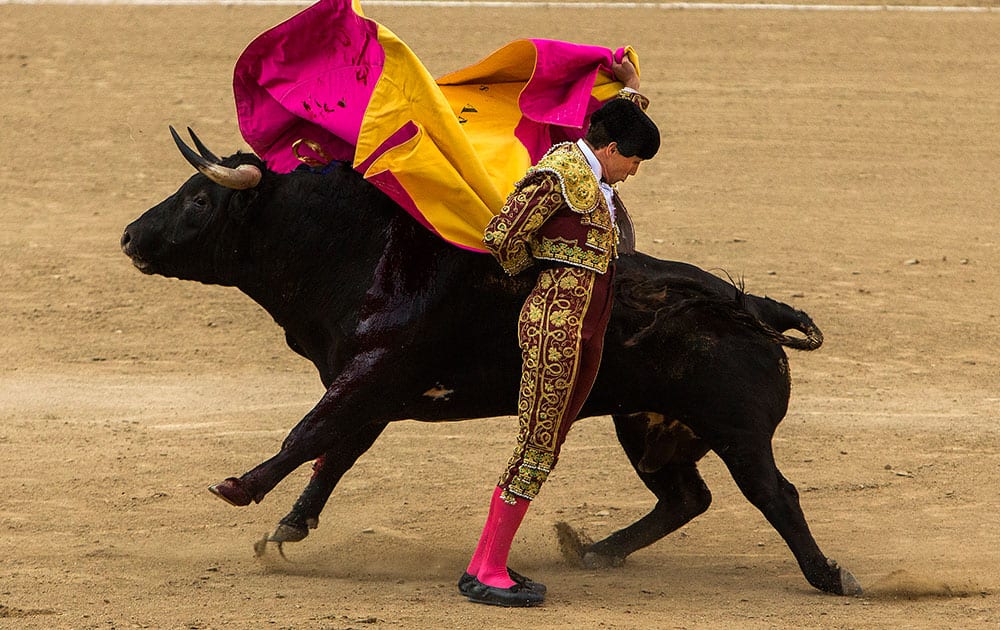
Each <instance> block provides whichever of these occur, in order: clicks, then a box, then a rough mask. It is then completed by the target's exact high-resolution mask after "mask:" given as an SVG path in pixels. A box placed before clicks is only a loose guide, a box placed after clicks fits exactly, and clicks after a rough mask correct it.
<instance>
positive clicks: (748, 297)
mask: <svg viewBox="0 0 1000 630" xmlns="http://www.w3.org/2000/svg"><path fill="white" fill-rule="evenodd" d="M731 286H732V293H729V292H724V294H720V293H718V292H716V291H714V290H711V289H708V288H706V287H705V286H704V285H702V284H700V283H698V282H694V281H691V280H688V279H680V278H671V279H670V280H669V281H667V282H662V283H660V282H635V281H628V280H626V281H623V282H621V283H619V286H618V292H617V296H618V298H619V299H621V300H622V302H623V303H624V304H626V305H628V306H629V307H631V308H633V309H636V310H639V311H645V312H649V313H652V315H653V318H652V322H651V323H649V324H648V325H647V326H645V327H644V328H643V329H642V330H640V331H638V332H637V333H635V334H634V335H633V336H632V337H631V338H630V339H628V340H627V341H626V345H628V346H634V345H636V344H638V343H641V342H642V341H643V340H644V339H645V338H646V337H648V336H649V335H651V334H652V333H653V332H654V331H655V330H656V328H657V327H658V325H659V323H660V322H661V321H663V320H664V319H665V318H669V317H670V316H671V315H674V314H677V313H680V312H681V311H685V310H689V309H699V310H705V311H713V312H715V313H718V314H720V315H723V316H725V317H727V318H728V319H729V320H731V321H733V322H736V323H739V324H741V325H743V326H745V327H747V328H748V329H751V330H755V331H757V332H758V333H760V334H763V335H764V336H766V337H768V338H769V339H771V340H772V341H774V342H775V343H778V344H781V345H782V346H785V347H786V348H792V349H793V350H805V351H809V350H815V349H817V348H819V347H820V346H821V345H823V333H822V331H820V329H819V327H818V326H816V324H815V323H814V322H813V320H812V319H811V318H810V317H809V316H808V315H806V314H805V313H804V312H802V311H799V310H796V309H794V308H792V307H791V306H789V305H787V304H784V303H782V302H778V301H776V300H772V299H771V298H768V297H758V296H756V295H752V294H750V293H746V292H744V291H743V287H742V286H740V285H737V284H735V283H733V284H732V285H731ZM668 296H671V297H668ZM790 330H796V331H798V332H800V333H802V335H804V336H801V337H800V336H798V335H789V334H786V333H788V331H790Z"/></svg>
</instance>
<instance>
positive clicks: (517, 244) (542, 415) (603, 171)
mask: <svg viewBox="0 0 1000 630" xmlns="http://www.w3.org/2000/svg"><path fill="white" fill-rule="evenodd" d="M613 69H614V71H615V74H616V76H618V77H619V78H620V79H622V80H623V83H625V85H626V88H625V89H623V90H622V91H621V92H620V93H619V95H618V98H614V99H611V100H610V101H608V102H607V103H606V104H605V105H604V106H602V107H601V108H600V109H598V110H597V111H595V112H594V114H593V115H592V116H591V121H590V127H589V128H588V131H587V134H586V135H585V136H584V138H582V139H581V140H578V141H576V142H566V143H561V144H557V145H556V146H554V147H552V148H551V149H550V150H549V151H548V153H546V155H545V156H544V157H543V158H542V159H541V160H540V161H539V162H538V163H537V164H536V165H535V166H533V167H531V168H530V169H529V170H528V172H527V174H526V175H525V176H524V177H523V178H522V179H521V180H520V181H519V182H518V183H517V184H516V185H515V189H514V192H512V193H511V194H510V196H509V197H508V198H507V201H506V203H505V205H504V207H503V209H502V210H501V211H500V213H499V214H498V215H497V216H496V217H494V219H493V220H492V221H491V222H490V223H489V225H488V226H487V228H486V232H485V236H484V238H483V242H484V244H485V245H486V247H487V248H488V249H489V250H490V251H491V252H492V253H493V254H494V256H495V257H496V258H497V260H498V261H499V263H500V265H501V266H502V267H503V269H504V270H505V271H507V273H509V274H511V275H515V274H519V273H521V272H523V271H525V270H527V269H529V268H539V269H540V270H539V271H538V278H537V280H536V282H535V287H534V289H533V290H532V291H531V293H530V294H529V295H528V298H527V299H526V300H525V302H524V306H523V307H522V309H521V312H520V316H519V319H518V328H517V335H518V342H519V345H520V347H521V357H522V368H521V382H520V390H519V394H518V405H517V413H518V422H519V432H518V437H517V446H516V448H515V449H514V454H513V456H512V457H511V458H510V461H509V463H508V464H507V467H506V469H505V471H504V472H503V474H502V475H501V476H500V479H499V482H498V484H497V487H496V489H495V491H494V493H493V497H492V499H491V502H490V510H489V514H488V516H487V520H486V525H485V527H484V528H483V533H482V536H481V537H480V540H479V543H478V545H477V547H476V550H475V552H474V553H473V556H472V560H471V561H470V562H469V565H468V567H467V569H466V572H465V574H464V575H463V576H462V578H461V579H460V580H459V584H458V586H459V591H460V592H461V593H462V594H463V595H466V596H467V597H468V598H469V600H470V601H473V602H477V603H485V604H493V605H499V606H534V605H538V604H540V603H542V602H543V601H544V599H545V590H546V589H545V586H544V585H542V584H541V583H539V582H535V581H532V580H530V579H528V578H526V577H524V576H522V575H520V574H518V573H516V572H514V571H512V570H511V569H509V568H508V567H507V557H508V554H509V552H510V547H511V544H512V542H513V539H514V534H515V533H516V532H517V529H518V528H519V527H520V524H521V521H522V520H523V518H524V514H525V512H526V511H527V509H528V506H529V505H530V502H531V501H532V500H533V499H534V498H535V497H536V496H537V495H538V492H539V489H540V488H541V486H542V484H543V483H544V482H545V480H546V478H547V477H548V475H549V473H550V472H551V471H552V470H553V468H554V467H555V465H556V461H557V460H558V458H559V451H560V448H561V447H562V443H563V441H564V440H565V438H566V434H567V433H568V431H569V428H570V425H571V424H572V423H573V421H574V420H576V418H577V416H578V414H579V413H580V410H581V408H582V407H583V403H584V401H585V400H586V399H587V396H588V395H589V394H590V390H591V387H592V386H593V384H594V380H595V378H596V377H597V371H598V368H599V366H600V361H601V353H602V349H603V345H604V333H605V329H606V328H607V324H608V319H609V317H610V315H611V305H612V297H613V291H612V281H613V277H614V261H615V259H616V258H617V257H618V254H619V252H623V253H628V252H630V251H632V250H633V249H634V236H633V231H632V223H631V221H630V219H629V217H628V213H627V211H626V209H625V206H624V204H622V202H621V199H620V198H619V196H618V193H617V191H616V190H615V189H614V188H613V185H614V184H616V183H618V182H621V181H624V180H625V179H626V178H627V177H628V176H630V175H633V174H635V172H636V170H637V168H638V166H639V163H640V162H642V161H643V160H648V159H650V158H652V157H653V156H654V155H655V154H656V152H657V151H658V150H659V146H660V135H659V130H658V129H657V127H656V125H655V124H654V123H653V121H652V120H651V119H650V118H649V117H648V116H647V115H646V113H645V110H646V107H647V106H648V104H649V101H648V99H647V98H646V97H644V96H642V95H641V94H639V93H638V92H637V91H635V88H636V87H638V74H637V73H636V72H635V68H634V67H633V66H632V64H631V63H630V62H628V61H627V60H623V63H621V64H615V66H614V68H613Z"/></svg>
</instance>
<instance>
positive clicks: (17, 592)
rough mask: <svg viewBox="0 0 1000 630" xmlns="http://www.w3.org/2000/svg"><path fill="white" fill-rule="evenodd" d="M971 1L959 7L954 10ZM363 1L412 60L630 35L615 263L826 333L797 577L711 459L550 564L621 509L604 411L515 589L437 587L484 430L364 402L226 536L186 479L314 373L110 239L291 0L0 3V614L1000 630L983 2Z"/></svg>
mask: <svg viewBox="0 0 1000 630" xmlns="http://www.w3.org/2000/svg"><path fill="white" fill-rule="evenodd" d="M983 6H988V5H983ZM992 7H993V9H994V11H992V12H983V13H971V12H962V13H958V12H954V13H946V12H913V11H907V12H904V11H899V12H889V11H876V12H861V11H823V12H804V11H790V10H780V11H773V10H772V11H747V10H726V11H717V10H715V11H713V10H665V9H649V8H645V9H644V8H632V9H623V8H615V9H594V8H559V7H557V6H553V7H550V8H523V7H522V8H520V9H512V8H502V7H501V8H497V7H494V8H489V7H485V8H484V7H474V8H454V9H443V8H433V7H396V6H373V7H370V8H368V9H367V14H368V15H369V16H371V17H373V18H376V19H378V20H380V21H382V22H383V23H385V24H386V25H388V26H389V27H390V28H392V29H393V30H394V31H395V32H396V33H397V34H398V35H400V36H401V37H402V38H403V39H404V40H405V41H407V42H408V43H409V44H410V46H411V47H412V48H413V49H414V51H415V52H416V53H417V54H418V55H419V56H420V57H421V58H422V59H423V60H424V61H425V63H426V64H427V65H428V67H429V68H430V70H431V72H432V73H433V74H435V75H440V74H443V73H444V72H446V71H449V70H452V69H456V68H459V67H462V66H464V65H467V64H469V63H471V62H473V61H476V60H477V59H479V58H481V57H482V56H484V55H486V54H487V53H489V52H490V51H492V50H494V49H495V48H497V47H499V46H501V45H502V44H504V43H506V42H507V41H509V40H511V39H515V38H517V37H523V36H535V37H552V38H559V39H567V40H573V41H579V42H585V43H593V44H600V45H606V46H619V45H623V44H632V45H634V46H635V47H636V48H637V49H638V50H639V52H640V55H641V60H642V63H643V84H644V91H645V92H647V93H648V94H649V95H650V96H651V97H652V99H653V108H652V110H651V112H652V114H653V116H654V117H655V118H656V119H657V120H658V121H659V122H660V123H661V127H662V130H663V135H664V141H665V142H664V149H665V150H663V151H662V152H661V154H660V155H659V156H658V157H657V158H656V159H655V160H653V161H652V162H650V163H648V164H647V165H644V166H643V168H642V169H641V172H640V173H639V176H638V177H636V178H635V179H634V180H630V181H629V182H628V183H627V184H626V186H625V190H624V195H625V198H626V199H627V200H628V201H629V205H630V207H631V208H632V210H633V212H634V214H635V218H636V223H637V231H638V234H639V235H640V239H639V240H640V246H641V248H642V249H643V250H645V251H647V252H649V253H651V254H654V255H657V256H660V257H663V258H673V259H679V260H685V261H689V262H692V263H695V264H698V265H700V266H702V267H705V268H707V269H711V270H716V271H717V272H718V273H720V274H721V273H724V272H725V273H729V274H731V275H733V276H734V277H737V278H743V279H744V280H745V282H746V286H747V288H748V290H750V291H752V292H754V293H757V294H767V295H769V296H772V297H775V298H777V299H780V300H783V301H786V302H789V303H792V304H794V305H795V306H797V307H799V308H802V309H804V310H806V311H807V312H809V313H810V314H811V315H812V316H813V318H814V319H815V320H816V321H817V323H818V324H819V325H820V326H821V328H822V329H823V331H824V333H825V334H826V344H825V345H824V346H823V347H822V348H821V349H820V350H819V351H817V352H814V353H810V354H802V353H793V354H792V355H791V357H790V360H791V365H792V375H793V393H792V401H791V408H790V411H789V413H788V416H787V417H786V419H785V422H784V424H783V425H782V426H781V427H780V428H779V430H778V433H777V436H776V439H775V449H776V454H777V459H778V462H779V465H780V466H781V468H782V470H783V471H784V473H785V474H786V476H787V477H788V478H789V479H790V480H791V481H792V482H793V483H795V484H796V485H797V486H798V488H799V490H800V492H801V497H802V504H803V508H804V510H805V512H806V516H807V518H808V519H809V522H810V524H811V527H812V530H813V533H814V534H815V537H816V539H817V540H818V542H819V544H820V546H821V547H822V548H823V550H824V551H825V552H826V554H827V555H829V556H830V557H833V558H836V559H837V560H838V561H839V562H840V563H841V564H842V565H843V566H845V567H847V568H848V569H850V570H851V571H852V572H853V573H854V574H855V575H856V576H857V577H858V579H859V580H860V581H861V583H862V585H863V586H864V587H866V589H867V591H866V594H865V596H864V597H861V598H841V597H834V596H830V595H826V594H823V593H820V592H818V591H815V590H814V589H812V588H811V587H810V586H809V585H808V584H807V583H806V581H805V580H804V578H803V577H802V575H801V574H800V573H799V570H798V568H797V566H796V564H795V562H794V560H793V558H792V556H791V553H790V552H789V551H788V549H787V548H786V546H785V545H784V543H783V542H782V541H781V540H780V538H779V537H778V535H777V534H776V533H775V532H774V531H773V530H772V528H771V527H770V526H769V525H768V524H767V523H766V522H765V520H764V519H763V517H762V516H761V515H760V514H759V513H758V512H757V511H756V510H755V509H754V508H753V507H752V506H751V505H750V504H749V503H748V502H747V501H746V500H745V499H744V498H743V497H742V495H740V494H739V492H738V490H737V489H736V488H735V485H734V484H733V482H732V480H731V479H730V477H729V475H728V473H727V472H726V471H725V469H724V467H723V466H722V465H721V463H720V461H719V459H718V458H717V457H716V456H714V455H709V456H708V457H707V458H706V459H705V462H704V465H703V473H704V476H705V478H706V480H707V482H708V484H709V486H710V487H711V488H712V489H713V491H714V497H715V501H714V504H713V506H712V507H711V508H710V510H709V511H708V512H707V513H706V514H704V515H703V516H701V517H699V518H698V519H696V520H695V521H693V522H692V523H690V524H689V525H687V526H686V527H684V528H683V529H682V530H681V531H679V532H677V533H675V534H673V535H671V536H669V537H668V538H666V539H664V540H662V541H661V542H659V543H658V544H655V545H653V546H652V547H650V548H647V549H645V550H642V551H640V552H638V553H636V554H635V555H633V556H632V557H631V558H629V560H628V562H627V563H626V565H625V566H624V567H621V568H618V569H611V570H601V571H592V570H585V569H582V568H579V567H576V566H572V565H571V564H569V563H567V562H566V561H565V560H563V558H562V556H561V555H560V553H559V550H558V545H557V540H556V536H555V533H554V527H553V526H554V524H555V523H556V522H557V521H566V522H568V523H570V524H571V525H573V526H574V527H577V528H579V529H581V530H583V531H585V532H586V533H587V534H589V535H591V536H593V537H595V538H596V537H600V536H604V535H606V534H607V533H610V532H611V531H613V530H615V529H617V528H619V527H621V526H624V525H626V524H628V523H630V522H632V521H633V520H634V519H636V518H637V517H639V516H641V515H643V514H645V513H646V511H647V510H648V509H650V508H651V507H652V505H653V499H652V495H650V494H649V493H648V492H647V491H646V490H645V488H644V487H642V486H641V484H640V483H639V481H638V479H637V478H636V476H635V475H634V474H633V472H632V471H631V469H630V467H629V466H628V464H627V463H626V460H625V458H624V456H623V454H622V453H621V450H620V448H619V447H618V446H617V443H616V441H615V438H614V435H613V430H612V427H611V424H610V420H609V419H608V418H594V419H590V420H587V421H583V422H581V423H580V424H578V425H577V426H576V427H575V428H574V430H573V432H572V433H571V435H570V438H569V440H568V442H567V445H566V449H565V451H564V453H565V454H564V458H563V460H562V462H561V464H560V467H559V469H558V471H557V472H556V473H555V474H554V475H553V478H552V479H551V480H550V482H549V484H548V485H547V486H546V489H545V492H544V493H543V495H542V496H541V497H540V498H539V500H538V501H536V504H535V506H534V507H533V508H532V510H531V512H530V513H529V516H528V519H527V521H526V523H525V526H524V527H523V528H522V531H521V532H520V533H519V535H518V538H517V540H516V542H515V548H514V551H513V554H512V560H511V563H512V565H513V566H515V567H516V568H518V569H519V570H521V571H523V572H526V573H528V574H529V575H531V576H533V577H535V578H537V579H539V580H541V581H544V582H546V583H547V584H548V586H549V592H550V595H549V598H548V601H547V602H546V604H545V606H544V607H541V608H538V609H532V610H521V611H511V610H503V609H497V608H491V607H484V606H476V605H473V604H469V603H467V602H466V601H465V600H464V599H463V598H462V597H461V596H459V595H458V594H457V592H456V589H455V581H456V579H457V577H458V575H459V573H461V570H462V568H463V566H464V563H465V561H466V559H467V556H468V554H469V553H470V551H471V549H472V547H473V545H474V543H475V540H476V537H477V535H478V531H479V528H480V527H481V525H482V521H483V519H484V510H485V507H486V503H487V499H488V496H489V492H490V487H491V484H492V483H493V482H494V479H495V475H496V474H497V472H498V471H499V469H500V468H501V466H502V465H503V463H504V462H505V461H506V457H507V455H508V453H509V450H510V447H511V440H512V439H513V436H514V420H513V419H511V418H495V419H488V420H480V421H470V422H464V423H452V424H440V425H431V424H419V423H414V422H400V423H396V424H395V425H393V426H391V427H390V428H389V429H388V430H387V431H386V432H385V434H384V435H383V437H382V438H381V439H380V440H379V441H378V442H377V443H376V445H375V447H374V448H373V449H372V450H371V451H370V452H368V453H367V454H366V455H365V456H364V457H362V459H361V460H360V461H359V462H358V464H357V466H356V467H355V468H354V469H353V470H352V471H351V472H350V473H349V474H348V475H347V476H346V478H345V479H344V480H343V482H342V484H341V485H340V487H339V488H338V489H337V491H336V492H335V494H334V496H333V498H332V500H331V503H330V505H329V506H328V508H327V510H326V512H325V514H324V516H323V519H322V521H321V523H320V527H319V529H317V530H315V531H314V532H313V533H312V534H311V535H310V536H309V538H307V539H306V540H305V541H303V542H301V543H297V544H294V545H287V546H286V549H285V551H286V553H287V555H288V558H289V561H287V562H286V561H284V560H282V559H281V558H280V557H279V556H277V555H276V554H275V553H274V550H273V549H271V550H268V553H267V554H266V555H265V557H264V558H263V560H258V559H257V558H255V556H254V552H253V543H254V541H256V540H258V539H260V538H261V536H262V535H263V534H264V533H265V532H268V531H270V530H271V529H272V528H273V527H274V525H275V524H276V523H277V521H278V520H279V519H280V518H281V517H282V516H283V515H284V514H285V513H286V512H287V510H288V509H289V507H290V506H291V504H292V502H293V500H294V499H295V497H296V496H297V495H298V492H299V491H300V490H301V488H302V486H303V485H304V483H305V481H306V479H307V477H308V474H309V469H308V467H307V466H305V467H303V468H302V469H300V470H298V471H296V472H295V473H294V474H293V475H292V476H291V477H290V478H289V479H287V480H286V481H285V482H284V483H282V484H281V485H280V486H279V487H278V488H277V489H276V490H275V491H274V492H273V493H272V494H271V495H269V496H268V497H267V499H266V500H265V501H264V502H263V503H262V504H261V505H257V506H252V507H248V508H241V509H236V508H233V507H230V506H228V505H226V504H224V503H223V502H221V501H219V500H217V499H215V498H214V497H212V496H211V495H210V494H209V493H208V492H207V491H206V487H207V486H208V485H209V484H210V483H213V482H215V481H217V480H220V479H222V478H224V477H226V476H229V475H233V474H238V473H241V472H243V471H245V470H246V469H248V468H250V467H251V466H253V465H254V464H256V463H257V462H258V461H260V460H263V459H264V458H266V457H268V456H269V455H270V454H272V453H273V452H274V451H275V450H276V449H277V448H278V447H279V445H280V443H281V440H282V438H283V437H284V435H285V433H286V432H287V430H288V429H290V428H291V427H292V426H293V425H294V424H295V422H297V421H298V419H299V418H300V417H301V416H302V415H303V414H304V413H305V412H306V411H308V410H309V408H310V407H311V406H312V404H313V403H314V402H315V401H316V400H317V399H318V398H319V396H320V394H321V391H322V390H321V386H320V384H319V380H318V378H317V376H316V375H315V373H314V371H313V370H312V369H311V367H310V365H308V364H307V363H306V362H305V361H303V360H302V359H300V358H297V357H296V356H295V355H293V354H292V353H291V352H290V351H289V350H288V349H287V348H285V346H284V343H283V339H282V335H281V334H280V331H279V329H278V328H277V327H276V325H275V324H274V323H273V322H272V321H271V320H270V319H269V317H268V316H267V315H266V314H265V313H263V312H262V311H261V310H260V309H259V308H258V307H256V305H254V304H253V303H251V302H250V301H249V299H248V298H246V297H244V296H243V295H242V294H241V293H239V292H238V291H236V290H235V289H223V288H218V287H208V286H202V285H199V284H194V283H189V282H180V281H176V280H168V279H164V278H161V277H147V276H143V275H142V274H140V273H139V272H138V271H137V270H135V269H134V268H133V267H132V266H131V264H130V263H129V261H128V260H127V259H126V258H125V257H124V256H123V255H122V254H121V253H120V251H119V246H118V239H119V236H120V234H121V231H122V229H123V227H124V226H125V225H126V224H127V223H128V222H129V221H131V220H132V219H134V218H135V217H137V216H138V215H139V214H140V213H141V212H143V211H144V210H145V209H146V208H148V207H149V206H152V205H153V204H155V203H157V202H159V201H160V200H161V199H163V198H164V197H166V196H167V195H169V194H171V193H172V192H173V191H174V190H175V189H176V187H177V186H179V185H180V184H181V183H182V182H183V181H184V180H185V179H186V178H187V177H188V176H189V175H190V174H191V171H190V167H189V166H188V165H187V164H186V163H185V162H184V160H183V159H182V158H181V157H180V155H179V154H178V153H177V151H176V149H175V148H174V147H173V145H172V143H171V141H170V137H169V135H168V133H167V125H168V124H173V125H175V126H177V127H181V128H182V127H184V126H188V125H190V126H192V127H194V128H195V129H196V130H197V131H198V133H199V135H200V136H201V137H202V138H203V139H204V140H206V142H207V143H208V144H209V146H211V147H212V148H213V150H214V151H215V152H216V153H230V152H234V151H235V150H237V149H241V148H246V147H245V144H244V143H243V141H242V139H241V138H240V136H239V131H238V129H237V126H236V121H235V114H234V109H233V105H232V100H231V98H232V97H231V87H230V81H231V72H232V66H233V63H234V61H235V59H236V57H237V56H238V54H239V53H240V51H241V50H242V49H243V47H244V46H245V45H246V44H247V43H249V42H250V40H251V39H252V38H253V37H254V36H255V35H257V34H258V33H259V32H261V31H262V30H264V29H266V28H268V27H269V26H271V25H274V24H276V23H278V22H279V21H281V20H283V19H285V18H287V17H289V16H290V15H292V14H293V13H294V12H296V11H298V10H299V8H300V7H297V6H263V7H260V6H258V7H248V6H174V7H165V6H159V7H151V6H142V7H134V6H45V5H27V6H26V5H9V4H4V5H0V69H2V77H3V90H2V93H0V116H2V122H0V138H2V142H0V261H2V263H0V322H2V327H3V334H2V341H0V359H2V360H0V366H2V367H0V627H4V628H7V627H9V628H133V627H138V628H272V627H273V628H333V629H347V628H357V629H367V628H480V629H485V628H709V629H711V628H726V629H730V628H997V627H1000V566H998V561H1000V525H998V521H1000V509H998V508H1000V478H998V470H1000V429H998V419H1000V418H998V416H1000V359H998V357H997V348H998V346H1000V333H998V332H997V329H998V326H1000V321H998V313H1000V280H998V273H1000V212H998V202H997V199H998V197H1000V183H998V182H1000V178H998V170H1000V124H998V123H1000V48H998V45H1000V12H998V11H996V9H997V5H996V3H993V5H992Z"/></svg>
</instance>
